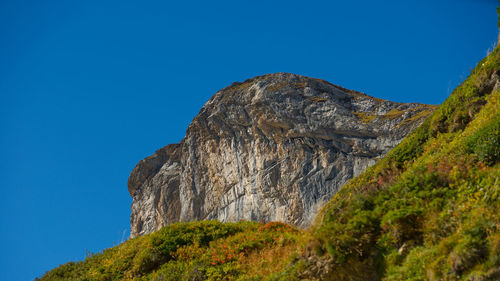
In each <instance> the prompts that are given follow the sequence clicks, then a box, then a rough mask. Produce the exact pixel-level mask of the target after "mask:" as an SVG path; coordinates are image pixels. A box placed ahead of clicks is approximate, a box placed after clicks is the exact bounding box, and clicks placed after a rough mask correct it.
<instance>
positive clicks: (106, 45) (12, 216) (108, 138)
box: [0, 0, 497, 281]
mask: <svg viewBox="0 0 500 281" xmlns="http://www.w3.org/2000/svg"><path fill="white" fill-rule="evenodd" d="M102 2H106V3H102ZM496 5H497V1H495V0H491V1H488V0H453V1H451V0H448V1H447V0H419V1H416V0H415V1H401V0H393V1H372V0H369V1H290V0H288V1H271V0H267V1H260V0H259V1H256V0H253V1H124V0H120V1H49V0H47V1H21V0H13V1H12V0H3V1H1V3H0V114H1V118H0V130H1V134H0V150H1V155H2V159H1V160H2V161H1V162H0V165H1V166H0V187H1V196H0V214H1V215H0V218H1V221H0V249H1V253H0V280H6V281H8V280H13V281H16V280H32V279H34V277H36V276H40V275H42V274H43V273H44V272H45V271H46V270H49V269H51V268H53V267H55V266H57V265H59V264H61V263H65V262H68V261H70V260H74V261H75V260H80V259H82V258H83V257H84V256H85V253H86V251H91V252H97V251H100V250H102V249H104V248H107V247H110V246H113V243H119V242H120V241H121V240H122V237H123V236H125V237H127V236H128V235H129V232H128V229H129V214H130V204H131V198H130V197H129V194H128V192H127V186H126V183H127V178H128V175H129V173H130V171H131V170H132V168H133V167H134V166H135V164H136V163H137V162H138V161H139V160H140V159H142V158H144V157H146V156H148V155H150V154H152V153H153V152H154V151H155V150H156V149H158V148H160V147H162V146H164V145H166V144H168V143H172V142H178V141H180V140H181V138H182V137H183V136H184V134H185V130H186V128H187V126H188V124H189V123H190V121H191V119H192V118H193V117H194V116H195V115H196V114H197V113H198V111H199V110H200V108H201V107H202V105H203V104H204V103H205V102H206V101H207V100H208V99H209V98H210V96H212V94H214V93H215V92H216V91H217V90H218V89H220V88H223V87H225V86H227V85H229V84H230V83H232V82H234V81H243V80H245V79H247V78H251V77H253V76H256V75H262V74H265V73H271V72H292V73H297V74H302V75H306V76H311V77H317V78H322V79H325V80H327V81H329V82H332V83H334V84H338V85H341V86H344V87H346V88H350V89H354V90H358V91H363V92H366V93H368V94H370V95H373V96H376V97H380V98H385V99H390V100H394V101H400V102H421V103H432V104H438V103H441V102H442V101H443V100H444V99H445V98H446V97H447V96H448V94H449V93H450V91H451V90H452V89H453V88H454V87H455V86H456V85H457V84H458V83H459V82H460V81H461V80H462V79H463V78H464V77H466V76H467V73H468V72H469V70H470V69H471V68H472V67H474V65H475V64H476V63H477V62H478V61H479V60H480V59H481V58H482V57H484V56H485V54H486V51H487V50H488V48H490V47H491V46H493V44H494V42H495V40H496V38H497V23H496V21H497V16H496V13H495V6H496ZM124 232H125V234H124Z"/></svg>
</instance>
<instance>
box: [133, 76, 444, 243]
mask: <svg viewBox="0 0 500 281" xmlns="http://www.w3.org/2000/svg"><path fill="white" fill-rule="evenodd" d="M434 108H435V107H434V106H430V105H423V104H416V103H396V102H391V101H387V100H382V99H377V98H373V97H370V96H367V95H365V94H363V93H359V92H355V91H351V90H347V89H344V88H342V87H339V86H335V85H332V84H330V83H328V82H326V81H323V80H320V79H314V78H308V77H304V76H299V75H294V74H288V73H276V74H269V75H264V76H259V77H255V78H253V79H249V80H247V81H245V82H243V83H233V84H232V85H230V86H229V87H226V88H224V89H222V90H220V91H219V92H217V93H216V94H215V95H214V96H213V97H212V98H211V99H210V100H209V101H208V102H207V103H206V104H205V105H204V106H203V108H202V109H201V111H200V113H199V114H198V115H197V116H196V117H195V118H194V119H193V121H192V123H191V124H190V125H189V127H188V129H187V132H186V136H185V138H184V139H183V140H182V141H181V142H180V143H178V144H169V145H167V146H165V147H164V148H161V149H159V150H158V151H156V152H155V153H154V154H153V155H152V156H150V157H147V158H146V159H144V160H141V161H140V162H139V163H138V164H137V166H136V167H135V168H134V170H133V171H132V173H131V175H130V178H129V181H128V190H129V192H130V194H131V196H132V197H133V203H132V215H131V236H132V237H134V236H138V235H142V234H145V233H150V232H152V231H155V230H158V229H159V228H161V227H162V226H164V225H167V224H170V223H173V222H177V221H192V220H208V219H217V220H220V221H237V220H240V219H243V220H261V221H283V222H287V223H290V224H294V225H297V226H301V227H306V226H307V225H309V224H310V223H311V222H312V220H313V219H314V217H315V216H316V214H317V212H318V210H319V208H320V207H321V206H322V205H323V204H324V203H325V202H327V201H328V200H329V199H331V197H332V196H333V195H334V194H335V193H336V192H337V191H338V190H339V188H340V187H341V186H342V185H343V184H344V183H346V181H347V180H349V179H351V178H352V177H353V176H356V175H358V174H360V173H361V172H362V171H363V170H364V169H366V168H367V167H368V166H370V165H372V164H374V163H375V162H376V161H377V159H378V158H380V157H382V156H384V155H385V154H386V153H387V152H388V151H389V150H390V149H392V148H393V147H394V146H395V145H396V144H398V143H399V142H400V141H401V140H402V139H403V138H404V137H405V136H406V135H407V134H408V133H409V132H410V131H412V130H413V129H414V128H416V127H417V126H419V125H420V124H421V123H422V122H423V120H424V119H425V117H427V116H428V115H429V114H430V113H431V112H432V111H433V110H434Z"/></svg>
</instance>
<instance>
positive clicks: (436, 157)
mask: <svg viewBox="0 0 500 281" xmlns="http://www.w3.org/2000/svg"><path fill="white" fill-rule="evenodd" d="M499 62H500V52H499V49H498V48H497V49H496V50H495V51H494V52H493V53H492V54H490V55H489V56H488V57H487V58H486V59H484V60H483V61H481V62H480V63H479V64H478V66H477V67H476V69H475V70H474V71H473V72H472V73H471V75H470V77H469V78H468V79H467V80H466V81H464V83H462V85H460V86H459V87H458V88H457V89H456V90H455V91H454V92H453V93H452V94H451V96H450V97H449V98H448V99H447V100H446V101H445V102H444V103H443V104H442V105H441V107H440V108H439V109H438V110H437V111H436V112H435V113H434V114H433V115H432V116H431V117H430V118H428V119H427V120H426V122H425V123H424V124H423V125H422V126H421V127H419V128H418V129H417V130H415V131H414V132H413V133H412V134H411V135H410V136H409V137H407V138H406V139H405V140H404V141H403V142H402V143H401V144H400V145H398V146H397V147H396V148H395V149H394V150H392V151H391V152H390V153H389V154H388V155H387V156H386V157H385V158H384V159H382V160H381V161H380V162H379V163H378V164H377V165H375V166H373V167H371V168H370V169H368V171H366V172H365V173H364V174H363V175H361V176H360V177H357V178H355V179H353V180H351V181H350V182H349V183H348V184H347V185H346V186H345V187H344V188H342V190H341V191H340V192H339V193H338V194H337V195H336V196H335V197H334V198H333V199H332V200H331V202H329V204H328V205H327V206H326V207H325V208H324V210H323V213H322V215H321V217H320V218H319V219H318V221H317V223H316V224H315V226H314V229H313V230H312V236H313V238H312V239H313V240H316V241H317V242H316V243H315V244H314V245H316V247H317V249H316V252H318V253H322V254H323V255H325V256H330V257H332V258H333V259H334V264H335V266H334V270H333V272H332V273H331V274H330V277H331V278H332V280H335V279H336V277H337V276H336V275H335V274H336V273H335V272H336V270H335V268H338V270H337V271H338V272H341V271H342V268H344V267H349V266H352V265H357V266H358V267H359V268H360V269H363V268H364V269H365V270H366V269H367V268H368V269H372V270H376V271H377V272H378V274H379V278H380V279H384V280H500V262H499V259H500V258H499V255H500V251H499V246H498V245H499V241H498V239H499V237H500V216H499V215H498V214H500V197H499V195H500V169H499V167H500V164H499V161H500V151H499V150H500V112H499V108H500V93H499V92H498V91H495V92H494V91H493V88H492V87H490V88H489V89H488V87H486V86H485V85H488V83H489V81H488V80H489V79H490V77H492V75H494V74H495V72H496V71H497V70H498V69H499ZM360 264H362V265H363V266H360ZM367 274H368V272H367ZM473 278H476V279H473ZM338 279H339V280H363V279H356V278H349V279H342V278H338Z"/></svg>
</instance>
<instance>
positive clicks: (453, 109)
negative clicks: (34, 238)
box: [39, 48, 500, 280]
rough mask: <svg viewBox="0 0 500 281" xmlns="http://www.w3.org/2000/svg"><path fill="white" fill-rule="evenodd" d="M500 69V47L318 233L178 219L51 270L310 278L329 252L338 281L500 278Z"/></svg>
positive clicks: (352, 186)
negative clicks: (499, 80)
mask: <svg viewBox="0 0 500 281" xmlns="http://www.w3.org/2000/svg"><path fill="white" fill-rule="evenodd" d="M498 71H500V49H499V48H496V49H495V50H494V51H493V52H492V53H491V54H490V55H489V56H488V57H486V58H485V59H484V60H482V61H481V62H480V63H479V64H478V66H477V67H476V68H475V69H474V70H473V71H472V72H471V74H470V76H469V78H468V79H467V80H465V81H464V82H463V83H462V85H460V86H459V87H458V88H457V89H455V91H454V92H453V93H452V94H451V96H450V97H449V98H448V99H447V100H446V101H445V102H444V103H443V104H442V105H441V106H440V107H439V109H437V110H436V111H435V112H434V113H433V114H432V115H431V116H430V117H429V118H427V119H426V121H425V122H424V123H423V125H422V126H420V127H419V128H418V129H416V130H415V131H414V132H413V133H412V134H410V136H408V137H407V138H406V139H405V140H404V141H403V142H402V143H401V144H399V145H398V146H397V147H396V148H395V149H393V150H392V151H391V152H390V153H389V154H388V155H387V156H386V157H385V158H384V159H382V160H380V161H379V162H378V163H377V164H376V165H374V166H372V167H371V168H369V169H368V170H367V171H366V172H365V173H363V174H362V175H361V176H359V177H357V178H355V179H353V180H351V181H350V182H349V183H348V184H347V185H346V186H344V187H343V188H342V189H341V191H340V192H339V193H337V194H336V195H335V197H334V198H333V199H332V200H331V201H330V202H329V203H328V204H327V205H326V206H325V207H324V209H323V210H322V212H321V214H320V215H319V216H318V218H317V220H316V222H315V224H314V225H313V227H312V228H311V229H310V230H308V231H301V230H297V229H295V228H293V227H291V226H288V225H285V224H282V223H267V224H259V223H254V222H239V223H224V224H223V223H219V222H214V221H204V222H193V223H177V224H173V225H170V226H167V227H164V228H163V229H161V230H160V231H158V232H155V233H152V234H149V235H145V236H142V237H138V238H134V239H131V240H129V241H127V242H125V243H123V244H121V245H119V246H116V247H113V248H110V249H107V250H104V251H103V252H102V253H100V254H95V255H91V256H90V257H88V258H87V259H86V260H85V261H82V262H76V263H74V262H70V263H67V264H64V265H61V266H60V267H58V268H56V269H53V270H52V271H49V272H47V273H46V274H45V275H44V276H43V277H42V278H41V279H39V280H303V279H306V278H308V277H309V278H310V277H312V276H309V275H311V274H310V273H308V272H311V271H310V269H311V268H312V267H314V266H317V265H316V263H315V262H311V260H316V261H317V260H327V261H329V262H328V263H326V264H328V272H327V271H326V270H324V272H325V275H324V276H323V277H324V278H325V279H327V280H365V279H366V278H367V276H374V278H377V279H379V280H500V215H499V214H500V112H499V109H500V92H499V91H494V87H492V86H491V85H492V83H491V79H492V77H497V76H496V75H497V72H498ZM394 114H396V113H394ZM311 257H314V259H311ZM326 272H327V273H326ZM308 274H309V275H308Z"/></svg>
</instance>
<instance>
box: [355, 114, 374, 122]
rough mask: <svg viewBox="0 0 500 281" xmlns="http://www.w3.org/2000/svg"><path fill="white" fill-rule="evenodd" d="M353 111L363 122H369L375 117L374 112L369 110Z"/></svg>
mask: <svg viewBox="0 0 500 281" xmlns="http://www.w3.org/2000/svg"><path fill="white" fill-rule="evenodd" d="M353 113H354V115H356V117H358V119H359V120H361V122H363V123H370V122H371V121H372V120H373V119H375V117H377V116H376V115H375V114H373V113H369V112H353Z"/></svg>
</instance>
